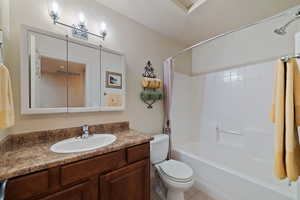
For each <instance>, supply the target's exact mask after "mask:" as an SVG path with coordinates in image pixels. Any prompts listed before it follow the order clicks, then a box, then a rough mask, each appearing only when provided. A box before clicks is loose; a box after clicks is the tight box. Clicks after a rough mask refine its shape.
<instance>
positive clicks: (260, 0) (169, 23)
mask: <svg viewBox="0 0 300 200" xmlns="http://www.w3.org/2000/svg"><path fill="white" fill-rule="evenodd" d="M97 1H98V2H99V3H102V4H103V5H105V6H106V7H109V8H111V9H113V10H115V11H117V12H119V13H121V14H123V15H125V16H128V17H129V18H131V19H133V20H135V21H137V22H139V23H141V24H143V25H145V26H147V27H149V28H151V29H154V30H155V31H157V32H160V33H162V34H164V35H166V36H168V37H171V38H172V39H175V40H176V41H177V42H180V43H182V44H184V45H191V44H194V43H196V42H197V41H201V40H205V39H208V38H211V37H213V36H215V35H218V34H221V33H224V32H227V31H229V30H231V29H235V28H238V27H240V26H242V25H245V24H249V23H253V22H256V21H258V20H262V19H264V18H266V17H270V16H272V15H275V14H277V13H279V12H282V11H284V10H286V9H288V8H291V7H294V6H297V5H299V4H300V0H207V1H206V2H204V3H203V4H201V5H200V6H198V7H197V8H195V9H194V10H193V11H192V12H190V13H188V12H183V10H182V8H180V7H179V6H178V5H177V4H176V3H174V1H176V0H122V1H119V0H97ZM178 1H181V2H187V3H188V2H192V3H195V2H197V0H178Z"/></svg>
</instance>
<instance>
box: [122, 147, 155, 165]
mask: <svg viewBox="0 0 300 200" xmlns="http://www.w3.org/2000/svg"><path fill="white" fill-rule="evenodd" d="M149 156H150V144H149V143H146V144H141V145H138V146H134V147H130V148H128V149H127V161H128V163H133V162H136V161H139V160H143V159H145V158H148V157H149Z"/></svg>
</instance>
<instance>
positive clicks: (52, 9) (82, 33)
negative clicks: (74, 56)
mask: <svg viewBox="0 0 300 200" xmlns="http://www.w3.org/2000/svg"><path fill="white" fill-rule="evenodd" d="M48 9H49V10H48V12H49V16H50V17H51V19H52V20H53V24H59V25H62V26H65V27H68V28H70V29H72V35H73V37H77V38H80V39H84V40H88V35H92V36H95V37H98V38H101V39H102V40H104V39H105V37H106V36H107V30H106V24H105V23H104V22H103V23H102V24H101V27H100V29H101V30H100V34H99V35H98V34H95V33H91V32H89V31H88V28H87V21H86V18H85V16H84V14H83V13H80V14H79V23H78V24H73V25H68V24H65V23H62V22H60V21H59V19H60V7H59V4H58V2H57V0H49V2H48Z"/></svg>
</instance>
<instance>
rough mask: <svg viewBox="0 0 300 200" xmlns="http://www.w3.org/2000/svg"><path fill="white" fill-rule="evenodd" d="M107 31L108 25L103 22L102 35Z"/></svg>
mask: <svg viewBox="0 0 300 200" xmlns="http://www.w3.org/2000/svg"><path fill="white" fill-rule="evenodd" d="M106 29H107V27H106V24H105V23H104V22H102V23H101V32H102V33H103V32H106Z"/></svg>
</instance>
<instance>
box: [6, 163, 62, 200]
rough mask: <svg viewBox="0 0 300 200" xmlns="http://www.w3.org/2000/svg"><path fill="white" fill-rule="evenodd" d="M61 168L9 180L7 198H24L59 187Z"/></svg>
mask: <svg viewBox="0 0 300 200" xmlns="http://www.w3.org/2000/svg"><path fill="white" fill-rule="evenodd" d="M58 174H59V168H52V169H49V170H45V171H41V172H36V173H33V174H29V175H26V176H22V177H18V178H14V179H11V180H9V181H8V184H7V189H6V198H7V200H23V199H28V198H31V197H35V196H38V195H41V194H44V193H47V192H48V191H49V190H51V189H55V188H56V187H59V184H58V181H59V177H58Z"/></svg>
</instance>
